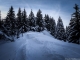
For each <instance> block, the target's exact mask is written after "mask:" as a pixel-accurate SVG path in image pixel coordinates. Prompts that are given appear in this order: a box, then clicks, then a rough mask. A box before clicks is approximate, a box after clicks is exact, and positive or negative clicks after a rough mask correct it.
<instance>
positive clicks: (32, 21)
mask: <svg viewBox="0 0 80 60" xmlns="http://www.w3.org/2000/svg"><path fill="white" fill-rule="evenodd" d="M29 26H30V30H31V31H35V17H34V13H33V12H32V10H31V12H30V14H29Z"/></svg>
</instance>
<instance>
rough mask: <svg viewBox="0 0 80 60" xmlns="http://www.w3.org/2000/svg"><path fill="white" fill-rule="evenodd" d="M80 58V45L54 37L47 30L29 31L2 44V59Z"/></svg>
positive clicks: (44, 59) (61, 59) (0, 56)
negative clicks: (12, 40)
mask: <svg viewBox="0 0 80 60" xmlns="http://www.w3.org/2000/svg"><path fill="white" fill-rule="evenodd" d="M65 58H80V45H77V44H72V43H67V42H63V41H59V40H56V39H54V38H53V37H52V36H51V35H50V34H49V33H48V32H47V31H44V32H41V33H39V32H28V33H24V36H23V37H20V38H19V39H16V41H15V42H7V43H4V44H0V60H65Z"/></svg>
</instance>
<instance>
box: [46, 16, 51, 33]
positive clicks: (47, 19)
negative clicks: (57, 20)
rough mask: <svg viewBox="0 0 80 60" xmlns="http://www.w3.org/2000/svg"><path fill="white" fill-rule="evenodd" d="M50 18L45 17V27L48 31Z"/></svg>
mask: <svg viewBox="0 0 80 60" xmlns="http://www.w3.org/2000/svg"><path fill="white" fill-rule="evenodd" d="M49 20H50V18H49V15H45V27H46V29H47V30H48V31H50V21H49Z"/></svg>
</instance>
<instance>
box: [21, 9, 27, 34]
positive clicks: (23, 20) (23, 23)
mask: <svg viewBox="0 0 80 60" xmlns="http://www.w3.org/2000/svg"><path fill="white" fill-rule="evenodd" d="M22 25H23V26H22V33H23V32H27V15H26V11H25V9H24V11H23V12H22Z"/></svg>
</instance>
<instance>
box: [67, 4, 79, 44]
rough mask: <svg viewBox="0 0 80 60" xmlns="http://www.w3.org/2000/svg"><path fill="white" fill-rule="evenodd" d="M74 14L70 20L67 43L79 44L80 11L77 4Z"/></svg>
mask: <svg viewBox="0 0 80 60" xmlns="http://www.w3.org/2000/svg"><path fill="white" fill-rule="evenodd" d="M74 9H75V12H74V13H73V14H72V18H71V20H70V23H69V26H70V34H69V37H68V38H69V42H73V43H77V44H79V43H80V11H79V7H78V5H77V4H75V7H74Z"/></svg>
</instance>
